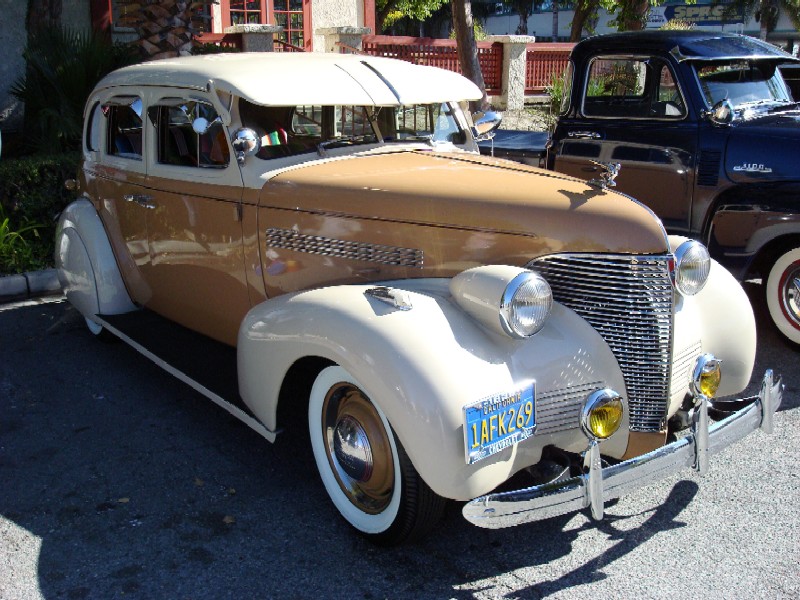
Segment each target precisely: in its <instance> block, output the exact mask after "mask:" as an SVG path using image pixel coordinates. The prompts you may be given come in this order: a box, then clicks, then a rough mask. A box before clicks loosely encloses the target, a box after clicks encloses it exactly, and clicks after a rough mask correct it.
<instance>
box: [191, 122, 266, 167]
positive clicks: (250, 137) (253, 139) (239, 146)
mask: <svg viewBox="0 0 800 600" xmlns="http://www.w3.org/2000/svg"><path fill="white" fill-rule="evenodd" d="M193 126H194V125H193ZM195 131H197V130H196V129H195ZM231 145H232V146H233V151H234V152H235V153H236V160H237V161H238V162H239V164H240V165H241V164H244V159H245V158H246V157H248V156H252V155H253V154H255V153H256V152H258V151H259V150H261V137H260V136H259V135H258V134H257V133H256V132H255V131H253V130H252V129H250V128H248V127H242V128H240V129H237V130H236V131H234V132H233V135H232V136H231Z"/></svg>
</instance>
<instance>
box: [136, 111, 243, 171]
mask: <svg viewBox="0 0 800 600" xmlns="http://www.w3.org/2000/svg"><path fill="white" fill-rule="evenodd" d="M150 114H151V115H153V117H154V118H153V122H154V123H155V124H156V128H157V131H158V162H159V163H161V164H165V165H176V166H183V167H200V168H212V169H213V168H224V167H226V166H228V163H229V162H230V150H229V148H228V141H227V139H226V137H225V128H224V127H223V125H222V122H221V121H219V120H218V119H217V113H216V111H215V110H214V108H213V107H212V106H211V105H209V104H205V103H203V102H194V101H188V102H179V103H178V102H176V103H174V104H173V103H169V104H167V105H161V106H155V107H153V109H152V112H151V113H150Z"/></svg>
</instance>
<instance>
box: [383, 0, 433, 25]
mask: <svg viewBox="0 0 800 600" xmlns="http://www.w3.org/2000/svg"><path fill="white" fill-rule="evenodd" d="M446 3H447V0H376V2H375V10H376V11H377V15H376V19H375V21H376V23H377V27H378V29H379V30H381V31H382V30H384V29H386V28H387V27H391V26H392V24H393V23H396V22H397V21H399V20H400V19H402V18H404V17H405V18H409V19H414V20H415V21H424V20H425V19H427V18H428V17H430V16H431V15H432V14H433V13H434V12H435V11H437V10H438V9H439V8H441V7H442V6H443V5H444V4H446Z"/></svg>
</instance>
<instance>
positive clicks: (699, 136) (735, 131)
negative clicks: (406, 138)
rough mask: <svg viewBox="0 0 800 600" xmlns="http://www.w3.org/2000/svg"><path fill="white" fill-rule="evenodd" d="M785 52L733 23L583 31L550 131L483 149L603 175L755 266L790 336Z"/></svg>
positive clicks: (793, 323)
mask: <svg viewBox="0 0 800 600" xmlns="http://www.w3.org/2000/svg"><path fill="white" fill-rule="evenodd" d="M798 63H800V59H798V58H797V57H793V56H790V55H788V54H786V53H785V52H783V51H781V50H779V49H777V48H775V47H774V46H772V45H770V44H767V43H765V42H762V41H759V40H756V39H753V38H751V37H747V36H742V35H736V34H727V33H717V32H704V31H646V32H634V33H621V34H613V35H604V36H597V37H593V38H590V39H587V40H584V41H583V42H581V43H579V44H577V45H576V46H575V48H574V50H573V52H572V55H571V57H570V62H569V66H568V68H567V71H566V73H565V86H564V90H565V92H564V98H563V102H562V105H561V108H560V115H559V117H558V121H557V124H556V126H555V130H554V132H553V135H552V136H551V137H550V138H549V139H548V138H547V136H546V135H545V134H541V133H525V132H513V131H512V132H509V131H498V132H497V135H496V137H495V139H494V140H493V144H486V143H484V144H483V147H482V151H483V152H485V153H489V152H492V150H493V151H494V154H495V155H496V156H505V157H508V158H513V159H517V160H521V161H523V162H527V163H530V164H541V166H546V167H547V168H548V169H552V170H556V171H560V172H563V173H567V174H569V175H574V176H575V177H579V178H583V179H589V180H595V181H596V182H598V184H599V185H606V184H615V185H616V188H617V190H618V191H622V192H624V193H626V194H629V195H631V196H633V197H634V198H636V199H638V200H640V201H642V202H644V203H645V204H647V205H648V206H649V207H650V208H651V209H652V210H653V211H654V212H655V213H656V214H657V215H658V216H659V217H660V218H661V219H662V221H663V222H664V225H665V226H666V228H667V230H668V231H669V232H670V233H675V234H682V235H686V236H689V237H693V238H696V239H699V240H702V241H703V242H704V243H705V244H706V245H707V246H708V248H709V250H710V251H711V254H712V256H714V258H716V259H717V260H718V261H719V262H721V263H722V264H723V265H725V266H726V267H727V268H728V269H729V270H731V271H732V272H733V273H734V274H735V275H736V276H737V277H738V278H739V279H741V280H746V279H754V278H761V280H762V282H763V286H764V291H765V294H766V301H767V306H768V307H769V312H770V315H771V317H772V320H773V321H774V323H775V325H776V326H777V328H778V329H779V330H780V331H781V333H783V335H784V336H786V338H787V339H788V340H790V341H791V342H793V343H795V344H800V210H799V209H800V104H798V102H796V101H795V100H794V99H793V97H792V94H791V92H790V90H789V89H788V87H787V85H786V82H785V81H784V79H783V77H782V75H781V70H780V69H779V67H781V68H785V67H787V66H789V67H790V68H791V67H794V66H795V65H797V64H798ZM491 146H493V148H491ZM609 165H610V166H609ZM617 165H619V167H620V168H619V169H617ZM608 169H611V170H612V171H616V170H618V171H619V174H618V176H617V177H616V179H614V178H613V177H611V176H610V175H609V174H607V173H606V172H607V171H608ZM603 175H605V177H603Z"/></svg>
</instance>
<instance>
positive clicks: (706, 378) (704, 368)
mask: <svg viewBox="0 0 800 600" xmlns="http://www.w3.org/2000/svg"><path fill="white" fill-rule="evenodd" d="M721 364H722V361H720V360H719V359H718V358H715V357H714V355H713V354H703V355H701V356H699V357H698V358H697V362H696V363H695V365H694V371H692V393H693V394H694V395H695V396H700V395H702V396H705V397H706V398H713V397H714V396H716V394H717V390H718V389H719V384H720V382H722V368H721Z"/></svg>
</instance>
